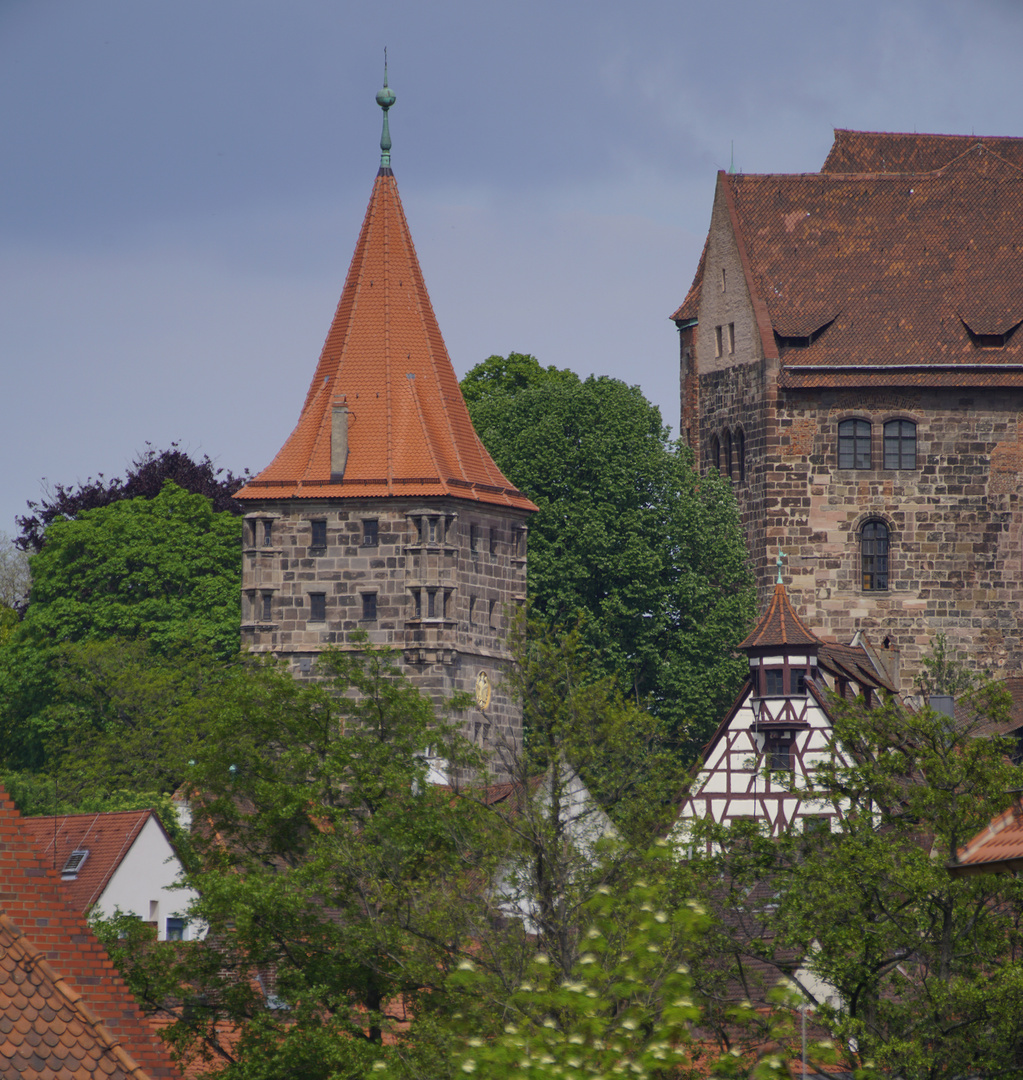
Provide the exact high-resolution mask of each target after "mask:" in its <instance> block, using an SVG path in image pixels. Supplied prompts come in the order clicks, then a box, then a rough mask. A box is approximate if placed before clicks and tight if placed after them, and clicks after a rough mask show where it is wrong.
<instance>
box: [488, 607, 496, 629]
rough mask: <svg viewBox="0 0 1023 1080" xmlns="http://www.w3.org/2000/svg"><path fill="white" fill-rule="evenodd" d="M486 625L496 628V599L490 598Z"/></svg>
mask: <svg viewBox="0 0 1023 1080" xmlns="http://www.w3.org/2000/svg"><path fill="white" fill-rule="evenodd" d="M487 619H488V625H489V626H490V628H491V629H496V628H497V601H496V600H491V601H490V605H489V611H488V613H487Z"/></svg>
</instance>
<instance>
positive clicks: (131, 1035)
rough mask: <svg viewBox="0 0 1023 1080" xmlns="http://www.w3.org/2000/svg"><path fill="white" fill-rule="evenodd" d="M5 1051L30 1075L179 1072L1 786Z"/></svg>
mask: <svg viewBox="0 0 1023 1080" xmlns="http://www.w3.org/2000/svg"><path fill="white" fill-rule="evenodd" d="M0 864H2V865H3V885H4V889H3V897H2V899H0V1058H4V1059H6V1060H8V1061H9V1062H10V1069H11V1070H13V1071H15V1072H19V1073H20V1074H21V1075H23V1076H25V1077H50V1076H52V1077H58V1076H59V1077H65V1078H67V1080H79V1078H81V1080H86V1078H88V1077H93V1076H100V1075H106V1076H114V1077H124V1078H128V1077H132V1078H134V1080H145V1078H146V1077H154V1078H167V1080H170V1078H173V1077H178V1076H180V1073H179V1072H178V1071H177V1070H176V1069H175V1068H174V1066H173V1065H172V1064H171V1062H170V1058H169V1056H168V1054H167V1051H166V1050H165V1049H164V1047H163V1046H162V1045H161V1044H160V1042H159V1039H158V1038H157V1037H156V1036H155V1035H154V1034H153V1032H152V1031H151V1030H150V1029H149V1027H148V1025H146V1024H145V1023H144V1021H143V1020H142V1018H141V1017H140V1016H139V1014H138V1013H137V1011H136V1008H135V1004H134V1001H133V999H132V997H131V994H130V993H129V992H128V989H127V987H126V986H125V985H124V983H123V981H122V980H121V977H120V976H119V975H118V973H117V972H116V971H115V969H114V966H113V964H111V962H110V959H109V958H108V956H107V954H106V952H105V951H104V950H103V948H102V946H101V945H100V944H99V942H98V941H97V940H96V939H95V938H94V937H93V936H92V933H91V932H90V931H89V929H88V927H87V926H86V924H85V922H84V921H83V918H82V916H81V915H80V914H78V913H77V912H75V911H73V910H72V909H71V908H70V907H69V906H68V905H67V904H66V903H65V901H64V899H63V897H62V895H61V882H60V880H59V877H58V875H57V874H56V873H55V872H54V871H53V870H52V869H49V868H48V867H47V866H46V864H45V862H44V861H43V860H41V859H40V857H39V855H38V853H37V852H36V850H35V848H34V845H33V843H32V841H31V840H30V838H29V836H28V835H27V833H26V832H25V831H24V828H23V826H22V822H21V818H20V815H19V814H18V812H17V810H16V809H15V808H14V806H13V804H12V803H11V802H10V800H9V799H8V798H7V796H6V793H5V792H3V790H2V789H0Z"/></svg>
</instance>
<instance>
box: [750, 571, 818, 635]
mask: <svg viewBox="0 0 1023 1080" xmlns="http://www.w3.org/2000/svg"><path fill="white" fill-rule="evenodd" d="M820 645H821V639H820V638H819V637H817V635H816V634H815V633H813V631H812V630H809V629H808V628H807V626H806V624H805V623H804V622H803V620H802V619H800V617H799V616H798V615H797V614H796V613H795V611H794V610H793V608H792V605H791V604H790V603H789V597H788V593H786V592H785V586H784V585H783V584H782V583H781V582H780V581H779V582H778V583H777V584H776V585H775V587H774V596H772V597H771V603H770V604H769V605H768V607H767V611H765V612H764V614H763V615H762V616H761V617H760V622H758V623H757V625H756V626H755V627H754V628H753V630H752V631H751V632H750V634H749V636H748V637H746V638H745V640H743V641H741V642H740V643H739V644H738V645H737V646H736V648H738V649H770V648H775V647H776V646H785V647H789V646H795V647H797V648H806V647H808V646H809V647H811V648H815V649H816V648H819V647H820Z"/></svg>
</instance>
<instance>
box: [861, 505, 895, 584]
mask: <svg viewBox="0 0 1023 1080" xmlns="http://www.w3.org/2000/svg"><path fill="white" fill-rule="evenodd" d="M888 548H889V534H888V526H887V525H886V524H885V523H884V522H883V521H876V520H875V521H868V522H866V523H865V524H864V526H863V528H862V529H861V530H860V574H861V578H862V583H863V591H864V592H887V591H888Z"/></svg>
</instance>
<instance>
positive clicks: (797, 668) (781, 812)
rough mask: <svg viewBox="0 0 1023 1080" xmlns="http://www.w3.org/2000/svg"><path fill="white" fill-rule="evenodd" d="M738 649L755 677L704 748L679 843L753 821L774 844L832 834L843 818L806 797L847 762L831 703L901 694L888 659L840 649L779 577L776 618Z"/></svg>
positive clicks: (856, 647) (855, 645)
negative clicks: (823, 772)
mask: <svg viewBox="0 0 1023 1080" xmlns="http://www.w3.org/2000/svg"><path fill="white" fill-rule="evenodd" d="M739 648H740V649H741V650H742V651H743V652H745V653H746V655H747V657H748V658H749V677H748V678H747V680H746V682H745V684H744V685H743V687H742V690H741V691H740V693H739V696H738V697H737V698H736V700H735V703H734V704H733V705H732V708H731V709H730V710H729V712H728V714H727V715H726V716H725V718H724V720H722V722H721V725H720V726H719V727H718V729H717V731H716V732H715V733H714V736H713V738H712V739H711V740H710V742H709V743H708V744H707V746H706V747H705V748H704V752H703V755H702V758H701V761H700V764H699V765H698V766H697V771H696V776H695V778H694V780H693V783H692V785H691V787H690V790H689V793H688V795H687V796H686V798H685V800H684V801H683V803H682V806H681V809H680V811H679V818H678V821H677V823H676V827H675V835H676V838H677V840H678V842H679V843H680V844H683V845H685V844H688V843H690V842H691V841H690V840H689V836H690V834H691V825H692V823H693V822H694V821H695V820H696V819H699V818H702V817H704V816H709V817H710V818H711V819H712V820H713V821H715V822H717V823H719V824H724V823H728V822H729V821H731V820H734V819H737V818H753V819H756V820H760V821H763V822H764V829H765V831H768V832H770V833H771V834H772V835H776V834H778V833H780V832H783V831H784V830H786V829H789V828H792V827H793V826H794V825H795V826H796V827H798V828H809V827H813V828H828V829H830V827H831V818H833V817H834V816H835V815H837V814H838V813H840V810H841V808H840V807H837V806H834V805H832V804H831V803H829V802H827V801H824V800H821V799H814V798H812V797H809V796H808V795H807V793H806V790H805V789H806V786H807V784H806V781H807V779H808V778H809V777H810V776H811V774H812V772H813V769H814V767H815V766H816V765H817V764H819V763H820V762H822V761H824V760H826V759H827V758H828V757H829V756H830V755H831V754H832V753H836V752H837V753H840V752H841V751H840V750H839V749H836V748H835V747H833V746H832V739H831V733H832V712H831V706H830V705H829V699H830V696H831V695H832V694H834V695H837V696H838V697H856V696H858V695H863V697H864V698H865V699H867V701H868V702H869V700H870V698H871V697H872V696H875V695H877V694H879V693H883V692H888V693H894V692H895V690H896V687H895V685H894V683H893V681H892V678H891V675H890V674H889V672H888V671H887V670H886V668H885V665H884V663H883V662H882V654H880V653H875V652H874V650H873V649H872V648H871V646H870V644H869V642H868V641H867V640H866V638H865V637H863V636H862V635H859V634H858V635H857V636H856V637H855V638H854V639H853V641H852V643H851V644H849V645H839V644H838V643H836V642H833V641H827V640H824V639H822V638H820V637H818V636H817V635H816V634H815V633H814V632H813V631H812V630H810V629H809V628H808V627H807V626H806V624H805V623H804V622H803V621H802V620H801V619H800V618H799V616H798V615H797V614H796V613H795V611H794V610H793V608H792V605H791V603H790V602H789V598H788V595H787V593H786V591H785V586H784V585H783V584H782V581H781V573H780V570H779V575H778V582H777V584H776V585H775V588H774V595H773V596H772V598H771V603H770V605H769V606H768V608H767V611H766V612H765V613H764V615H763V617H762V618H761V619H760V621H759V623H758V624H757V626H756V627H755V628H754V630H753V632H752V633H751V634H750V635H749V636H748V637H747V638H746V639H745V641H743V642H742V643H741V644H740V645H739ZM811 822H812V825H811Z"/></svg>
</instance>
